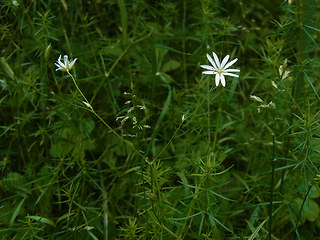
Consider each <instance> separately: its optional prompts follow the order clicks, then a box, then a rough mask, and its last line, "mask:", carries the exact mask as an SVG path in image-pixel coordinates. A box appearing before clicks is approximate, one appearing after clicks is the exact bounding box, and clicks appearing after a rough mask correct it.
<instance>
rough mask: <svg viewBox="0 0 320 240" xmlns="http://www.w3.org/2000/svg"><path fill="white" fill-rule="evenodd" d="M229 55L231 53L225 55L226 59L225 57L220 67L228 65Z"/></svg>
mask: <svg viewBox="0 0 320 240" xmlns="http://www.w3.org/2000/svg"><path fill="white" fill-rule="evenodd" d="M229 57H230V56H229V55H227V56H225V57H224V59H223V60H222V62H221V66H220V68H223V67H224V65H226V63H227V62H228V60H229Z"/></svg>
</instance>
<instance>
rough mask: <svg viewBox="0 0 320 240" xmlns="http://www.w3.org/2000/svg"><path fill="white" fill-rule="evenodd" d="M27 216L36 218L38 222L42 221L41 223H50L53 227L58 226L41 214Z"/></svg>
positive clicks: (32, 218)
mask: <svg viewBox="0 0 320 240" xmlns="http://www.w3.org/2000/svg"><path fill="white" fill-rule="evenodd" d="M26 218H29V219H31V220H35V221H37V222H41V223H44V224H48V225H51V226H53V227H56V224H55V223H54V222H53V221H52V220H50V219H48V218H45V217H40V216H26Z"/></svg>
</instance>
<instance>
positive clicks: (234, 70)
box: [223, 69, 240, 72]
mask: <svg viewBox="0 0 320 240" xmlns="http://www.w3.org/2000/svg"><path fill="white" fill-rule="evenodd" d="M223 72H240V69H226V70H223Z"/></svg>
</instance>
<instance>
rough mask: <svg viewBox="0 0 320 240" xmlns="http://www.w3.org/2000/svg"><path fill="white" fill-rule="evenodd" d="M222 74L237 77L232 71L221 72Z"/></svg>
mask: <svg viewBox="0 0 320 240" xmlns="http://www.w3.org/2000/svg"><path fill="white" fill-rule="evenodd" d="M223 75H227V76H231V77H239V76H238V75H236V74H234V73H223Z"/></svg>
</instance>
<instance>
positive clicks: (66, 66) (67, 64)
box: [54, 55, 77, 71]
mask: <svg viewBox="0 0 320 240" xmlns="http://www.w3.org/2000/svg"><path fill="white" fill-rule="evenodd" d="M76 60H77V59H76V58H75V59H73V60H72V61H69V59H68V55H64V56H63V62H61V55H60V56H59V58H58V60H57V62H56V63H54V64H55V65H56V66H57V67H58V68H57V69H56V71H58V70H61V71H69V70H70V69H71V68H72V67H73V65H74V63H75V62H76Z"/></svg>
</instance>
